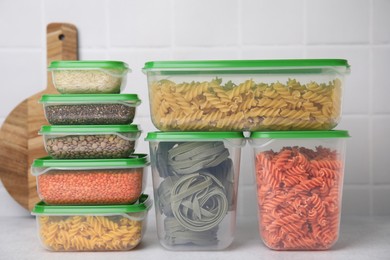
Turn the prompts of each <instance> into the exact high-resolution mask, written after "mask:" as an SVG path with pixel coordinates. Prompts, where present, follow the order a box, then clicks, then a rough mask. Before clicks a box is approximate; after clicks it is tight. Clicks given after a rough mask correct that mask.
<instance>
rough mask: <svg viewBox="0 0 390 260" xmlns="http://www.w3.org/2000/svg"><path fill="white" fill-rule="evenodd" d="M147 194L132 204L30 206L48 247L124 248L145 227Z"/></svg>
mask: <svg viewBox="0 0 390 260" xmlns="http://www.w3.org/2000/svg"><path fill="white" fill-rule="evenodd" d="M152 203H153V202H152V200H150V199H149V197H148V195H142V196H141V197H140V198H139V201H138V202H137V203H135V204H132V205H94V206H49V205H46V204H45V203H44V202H39V203H37V204H36V205H35V207H34V209H33V210H32V213H31V214H32V215H35V216H36V220H37V227H38V237H39V240H40V242H41V244H42V246H43V247H44V248H46V249H47V250H50V251H68V252H70V251H125V250H131V249H133V248H134V247H136V246H137V245H138V244H139V243H140V242H141V240H142V237H143V235H144V233H145V230H146V219H147V215H148V211H149V209H150V207H151V206H152Z"/></svg>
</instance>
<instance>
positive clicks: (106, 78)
mask: <svg viewBox="0 0 390 260" xmlns="http://www.w3.org/2000/svg"><path fill="white" fill-rule="evenodd" d="M48 71H51V72H52V78H53V84H54V86H55V88H56V89H57V90H58V92H60V93H62V94H101V93H103V94H104V93H105V94H116V93H120V92H121V91H122V90H123V89H124V87H125V86H126V80H127V73H128V72H130V71H131V70H130V69H129V68H128V65H127V64H126V63H124V62H121V61H53V62H52V63H51V64H50V66H49V68H48Z"/></svg>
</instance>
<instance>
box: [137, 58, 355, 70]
mask: <svg viewBox="0 0 390 260" xmlns="http://www.w3.org/2000/svg"><path fill="white" fill-rule="evenodd" d="M338 66H340V67H347V68H349V64H348V61H347V60H344V59H288V60H194V61H149V62H146V63H145V66H144V68H143V70H151V69H158V70H162V69H220V68H230V69H235V68H269V67H274V68H279V67H338Z"/></svg>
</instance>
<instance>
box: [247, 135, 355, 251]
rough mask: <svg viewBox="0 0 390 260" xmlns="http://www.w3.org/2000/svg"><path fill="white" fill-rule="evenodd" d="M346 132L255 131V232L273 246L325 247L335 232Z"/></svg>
mask: <svg viewBox="0 0 390 260" xmlns="http://www.w3.org/2000/svg"><path fill="white" fill-rule="evenodd" d="M348 137H349V135H348V132H347V131H342V130H334V131H296V132H286V131H279V132H254V133H251V139H250V143H251V145H252V146H253V150H254V161H255V167H254V169H255V173H254V174H255V178H256V183H257V198H258V218H259V232H260V236H261V238H262V239H263V242H264V243H265V245H266V246H268V247H269V248H271V249H274V250H325V249H329V248H331V247H332V246H333V245H334V244H335V243H336V241H337V239H338V237H339V233H340V214H341V206H342V205H341V200H342V186H343V179H344V164H345V148H346V139H347V138H348Z"/></svg>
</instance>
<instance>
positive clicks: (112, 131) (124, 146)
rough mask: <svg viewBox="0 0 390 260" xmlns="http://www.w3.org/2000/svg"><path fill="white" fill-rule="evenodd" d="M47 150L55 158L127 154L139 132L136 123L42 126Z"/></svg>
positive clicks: (103, 157) (107, 156)
mask: <svg viewBox="0 0 390 260" xmlns="http://www.w3.org/2000/svg"><path fill="white" fill-rule="evenodd" d="M39 134H40V135H43V139H44V145H45V148H46V151H47V153H48V154H49V155H50V156H52V157H53V158H55V159H100V158H102V159H110V158H125V157H129V156H130V155H131V154H132V153H133V152H134V149H135V146H136V141H137V139H138V138H139V136H140V134H141V131H140V130H139V129H138V126H137V125H63V126H42V128H41V130H40V131H39Z"/></svg>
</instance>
